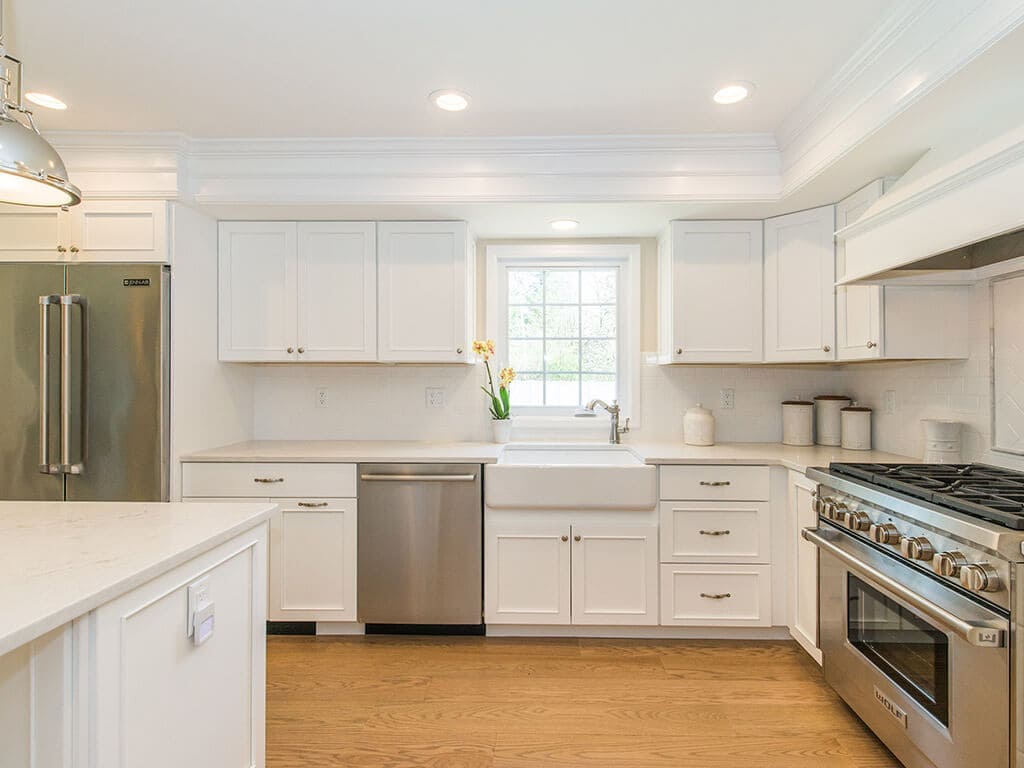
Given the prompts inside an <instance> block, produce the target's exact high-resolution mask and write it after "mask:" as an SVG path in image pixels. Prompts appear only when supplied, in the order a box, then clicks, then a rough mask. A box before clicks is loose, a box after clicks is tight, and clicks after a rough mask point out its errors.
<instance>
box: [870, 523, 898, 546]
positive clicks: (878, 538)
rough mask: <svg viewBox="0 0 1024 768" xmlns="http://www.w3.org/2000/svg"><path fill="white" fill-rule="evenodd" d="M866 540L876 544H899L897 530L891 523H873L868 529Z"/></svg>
mask: <svg viewBox="0 0 1024 768" xmlns="http://www.w3.org/2000/svg"><path fill="white" fill-rule="evenodd" d="M868 538H870V539H871V540H872V541H873V542H875V543H876V544H893V545H896V544H899V543H900V532H899V529H898V528H897V527H896V526H895V525H893V524H892V523H873V524H872V525H870V526H869V527H868Z"/></svg>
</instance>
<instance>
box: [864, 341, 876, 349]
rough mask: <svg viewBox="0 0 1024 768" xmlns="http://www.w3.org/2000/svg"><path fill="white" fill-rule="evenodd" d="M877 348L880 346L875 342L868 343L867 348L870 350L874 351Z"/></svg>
mask: <svg viewBox="0 0 1024 768" xmlns="http://www.w3.org/2000/svg"><path fill="white" fill-rule="evenodd" d="M877 346H878V345H877V344H875V342H873V341H869V342H868V343H867V347H868V349H874V348H875V347H877Z"/></svg>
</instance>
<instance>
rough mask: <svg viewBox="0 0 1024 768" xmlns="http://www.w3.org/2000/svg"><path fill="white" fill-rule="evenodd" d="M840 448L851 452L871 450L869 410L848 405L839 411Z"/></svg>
mask: <svg viewBox="0 0 1024 768" xmlns="http://www.w3.org/2000/svg"><path fill="white" fill-rule="evenodd" d="M840 422H841V428H842V432H843V438H842V446H843V448H846V449H848V450H851V451H870V450H871V409H870V408H868V407H867V406H865V405H848V406H846V407H845V408H843V410H842V411H840Z"/></svg>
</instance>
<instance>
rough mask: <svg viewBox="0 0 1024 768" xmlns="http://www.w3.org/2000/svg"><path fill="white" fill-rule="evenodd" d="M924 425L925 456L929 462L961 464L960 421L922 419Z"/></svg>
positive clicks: (924, 458) (925, 459)
mask: <svg viewBox="0 0 1024 768" xmlns="http://www.w3.org/2000/svg"><path fill="white" fill-rule="evenodd" d="M921 424H922V425H923V426H924V457H923V460H924V461H926V462H928V463H929V464H959V463H960V461H961V460H962V459H961V455H960V448H961V442H960V428H961V426H962V425H961V423H960V422H959V421H949V420H948V419H921Z"/></svg>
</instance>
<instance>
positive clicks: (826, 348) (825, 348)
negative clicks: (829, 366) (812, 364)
mask: <svg viewBox="0 0 1024 768" xmlns="http://www.w3.org/2000/svg"><path fill="white" fill-rule="evenodd" d="M821 351H822V352H831V351H832V347H830V346H829V345H828V344H826V345H825V346H823V347H822V348H821Z"/></svg>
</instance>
